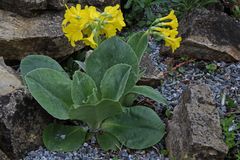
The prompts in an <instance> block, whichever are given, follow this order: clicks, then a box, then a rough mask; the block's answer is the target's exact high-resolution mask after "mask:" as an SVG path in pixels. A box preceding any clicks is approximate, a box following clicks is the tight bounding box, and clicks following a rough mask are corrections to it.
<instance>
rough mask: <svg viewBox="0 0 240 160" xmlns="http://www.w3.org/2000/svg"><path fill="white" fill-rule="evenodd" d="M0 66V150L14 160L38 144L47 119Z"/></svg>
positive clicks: (10, 71)
mask: <svg viewBox="0 0 240 160" xmlns="http://www.w3.org/2000/svg"><path fill="white" fill-rule="evenodd" d="M3 64H4V63H3V62H1V63H0V77H1V78H0V150H2V151H3V152H4V153H5V154H6V155H7V156H8V157H9V158H11V159H14V160H15V159H20V158H22V157H23V156H24V154H25V152H27V151H29V150H33V149H36V148H37V147H39V146H40V145H41V144H42V140H41V133H42V131H43V128H44V127H45V126H46V125H47V124H48V123H49V122H50V120H51V118H50V116H49V115H48V114H47V113H46V112H45V111H44V110H42V108H41V107H40V106H39V105H38V104H37V102H36V101H35V100H34V99H33V98H32V97H31V96H30V95H29V94H28V93H26V90H25V89H24V88H23V87H22V84H21V83H20V80H19V79H17V76H16V74H14V73H13V71H12V70H10V69H9V67H6V66H5V65H3ZM2 77H3V79H2ZM19 83H20V84H19ZM8 85H9V86H10V87H8ZM0 155H1V153H0ZM0 159H1V160H2V156H1V157H0Z"/></svg>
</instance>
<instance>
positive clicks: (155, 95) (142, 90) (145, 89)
mask: <svg viewBox="0 0 240 160" xmlns="http://www.w3.org/2000/svg"><path fill="white" fill-rule="evenodd" d="M128 93H135V94H140V95H143V96H145V97H148V98H151V99H152V100H154V101H156V102H158V103H161V104H163V105H167V104H168V103H167V100H166V99H165V98H164V97H163V96H162V95H161V94H160V93H159V92H158V91H156V90H155V89H153V88H152V87H149V86H134V87H133V88H132V89H131V90H130V91H129V92H128ZM126 96H127V95H126Z"/></svg>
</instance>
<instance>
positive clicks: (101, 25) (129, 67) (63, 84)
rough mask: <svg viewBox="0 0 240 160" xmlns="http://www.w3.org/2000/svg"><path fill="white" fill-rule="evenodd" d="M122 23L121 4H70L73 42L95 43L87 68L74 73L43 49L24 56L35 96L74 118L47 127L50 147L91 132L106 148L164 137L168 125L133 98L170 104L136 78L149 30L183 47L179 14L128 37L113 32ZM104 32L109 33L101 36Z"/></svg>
mask: <svg viewBox="0 0 240 160" xmlns="http://www.w3.org/2000/svg"><path fill="white" fill-rule="evenodd" d="M80 22H81V23H80ZM124 25H125V23H124V22H123V18H122V13H121V11H120V10H119V6H118V5H117V6H115V7H106V8H105V10H104V12H103V13H99V12H97V11H96V9H95V7H92V6H91V7H85V9H83V10H82V9H81V8H80V5H77V7H76V8H75V7H71V8H70V9H67V11H66V14H65V20H64V21H63V30H64V32H65V34H66V36H67V37H68V39H69V40H70V42H71V44H72V45H73V46H74V45H75V42H77V41H84V43H85V44H87V45H90V46H91V47H93V48H96V49H94V50H93V52H92V53H91V54H90V56H88V57H87V58H86V59H85V62H84V63H83V64H82V70H83V71H81V70H80V69H79V70H78V71H76V72H75V73H74V75H73V77H72V78H70V76H69V75H68V74H67V73H66V72H65V71H64V70H63V68H62V67H61V66H60V65H59V64H58V63H57V62H56V61H55V60H53V59H51V58H50V57H47V56H43V55H32V56H27V57H26V58H24V59H23V60H22V61H21V65H20V69H21V74H22V77H23V78H24V81H25V83H26V84H27V87H28V89H29V91H30V93H31V94H32V96H33V97H34V98H35V99H36V100H37V101H38V103H39V104H40V105H41V106H42V107H43V108H44V109H45V110H46V111H47V112H48V113H49V114H50V115H52V116H53V117H55V118H57V119H60V120H71V121H69V122H68V125H66V124H56V123H53V124H50V125H49V126H48V127H47V128H46V129H45V130H44V132H43V141H44V144H45V146H46V147H47V148H48V149H49V150H54V151H72V150H76V149H78V148H79V147H81V145H82V144H83V143H84V141H85V140H87V139H89V137H91V136H96V138H97V142H98V143H99V145H100V146H101V147H102V148H103V149H104V150H110V149H111V150H116V149H119V148H121V146H125V147H128V148H131V149H144V148H148V147H150V146H153V145H154V144H156V143H157V142H159V141H160V140H161V139H162V138H163V136H164V134H165V126H164V123H163V122H162V121H161V119H160V118H159V116H158V115H157V114H156V113H155V112H154V111H153V110H152V109H150V108H149V107H146V106H142V105H137V106H133V102H134V100H136V97H137V96H138V95H143V96H145V97H148V98H151V99H153V100H155V101H156V102H158V103H161V104H163V105H167V102H166V100H165V98H164V97H163V96H162V95H161V94H160V93H159V92H158V91H156V90H154V89H153V88H151V87H149V86H138V85H136V83H137V81H138V80H139V79H140V77H141V75H142V71H140V69H139V64H140V61H141V58H142V56H143V54H144V52H145V50H146V48H147V45H148V36H149V35H156V36H158V37H161V38H162V39H164V40H165V44H166V45H167V46H170V47H171V48H172V50H173V51H174V50H175V49H177V48H178V47H179V45H180V41H181V38H176V35H177V26H178V22H177V19H176V16H175V15H174V12H173V11H172V12H171V13H170V14H169V15H168V16H166V17H163V18H160V19H157V20H156V21H155V22H154V23H153V24H152V26H151V27H150V28H149V29H148V30H147V31H145V32H138V33H135V34H134V35H133V36H131V37H130V38H129V40H128V41H127V42H124V41H123V40H121V39H120V38H118V37H117V36H114V35H115V34H116V32H117V30H121V29H122V27H123V26H124ZM103 36H106V37H107V39H106V40H102V39H103ZM112 36H113V37H112ZM110 37H111V38H110ZM99 39H101V40H99ZM73 120H74V121H73ZM77 121H79V122H83V123H76V122H77ZM71 122H72V123H71ZM73 122H74V123H73ZM76 124H79V125H76ZM80 124H82V125H80Z"/></svg>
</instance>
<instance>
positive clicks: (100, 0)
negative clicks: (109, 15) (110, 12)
mask: <svg viewBox="0 0 240 160" xmlns="http://www.w3.org/2000/svg"><path fill="white" fill-rule="evenodd" d="M78 3H80V4H83V5H90V6H96V7H98V8H100V9H103V8H104V7H106V6H114V5H116V4H120V3H121V1H120V0H91V1H89V0H78Z"/></svg>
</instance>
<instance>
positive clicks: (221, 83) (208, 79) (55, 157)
mask: <svg viewBox="0 0 240 160" xmlns="http://www.w3.org/2000/svg"><path fill="white" fill-rule="evenodd" d="M149 44H150V45H149V46H150V49H151V57H152V61H153V63H154V65H156V66H157V67H158V68H159V70H161V71H163V72H166V71H167V70H168V68H169V66H168V65H167V64H166V63H165V59H166V58H167V57H163V56H162V57H159V56H157V55H158V54H159V45H158V44H157V43H155V42H153V41H150V43H149ZM208 64H215V65H216V66H217V69H216V70H215V71H213V72H210V71H208V70H207V69H206V65H208ZM190 83H206V84H208V85H209V86H210V88H211V90H212V92H213V94H214V99H215V102H216V105H217V107H218V110H219V113H220V115H221V117H224V115H226V114H227V113H228V107H227V105H226V103H225V99H226V98H231V99H232V100H233V101H234V102H235V104H236V106H240V62H238V63H225V62H205V61H194V62H191V63H188V64H186V65H184V66H182V67H181V69H180V70H178V71H175V72H173V73H171V74H169V75H168V76H167V77H166V78H165V79H164V80H163V83H162V86H159V87H158V89H159V91H160V92H161V93H162V94H163V95H164V96H165V97H166V99H167V100H168V102H169V106H167V107H168V109H169V110H173V109H174V107H175V106H176V105H177V104H178V102H179V99H180V97H181V93H182V92H183V90H184V88H186V87H187V85H188V84H190ZM163 108H164V107H163V106H161V105H158V104H156V107H155V109H156V110H157V111H158V113H159V112H161V110H162V109H163ZM238 109H239V108H238ZM159 110H160V111H159ZM238 119H239V120H240V117H238ZM237 137H239V139H240V133H238V136H237ZM161 148H164V147H163V143H159V144H157V145H156V146H155V147H152V148H150V149H147V150H143V151H133V150H127V149H125V148H123V149H122V150H120V151H119V152H104V151H103V150H101V149H100V148H99V147H98V146H97V144H96V140H94V139H93V140H92V141H90V142H89V143H84V145H83V147H82V148H80V149H79V150H78V151H74V152H68V153H59V152H50V151H48V150H46V149H45V148H43V147H40V148H39V149H38V150H35V151H31V152H29V153H28V154H27V156H26V157H25V158H24V160H79V159H81V160H91V159H94V160H98V159H101V160H102V159H110V160H111V159H112V160H117V159H121V160H135V159H137V160H168V158H164V156H163V155H160V153H159V152H160V150H161Z"/></svg>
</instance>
